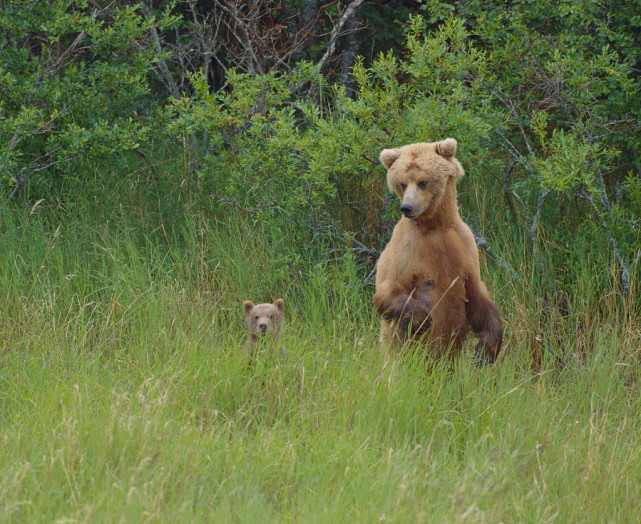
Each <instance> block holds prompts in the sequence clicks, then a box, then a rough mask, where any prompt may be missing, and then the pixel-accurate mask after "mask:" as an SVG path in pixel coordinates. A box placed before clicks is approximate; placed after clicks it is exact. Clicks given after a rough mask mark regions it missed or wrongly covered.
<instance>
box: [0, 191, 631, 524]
mask: <svg viewBox="0 0 641 524" xmlns="http://www.w3.org/2000/svg"><path fill="white" fill-rule="evenodd" d="M135 187H137V186H136V185H135V184H132V188H133V189H132V188H127V187H121V188H115V189H112V191H114V193H113V194H109V193H108V191H109V190H105V194H102V195H101V198H100V199H93V200H92V199H85V200H80V199H78V200H76V203H75V204H73V205H71V204H65V203H56V204H49V203H47V202H42V203H39V204H37V205H35V206H29V207H28V208H25V209H16V208H14V207H12V206H9V205H4V206H2V207H1V208H0V289H1V290H2V295H1V296H0V334H1V338H0V344H1V345H0V347H1V348H2V354H1V362H0V416H1V417H2V418H1V421H2V425H1V429H0V441H1V442H2V446H0V468H1V470H2V471H3V474H2V477H1V478H0V519H1V520H2V521H3V522H37V521H45V522H52V521H55V522H112V521H119V522H120V521H125V522H158V521H160V522H184V521H187V522H189V521H215V522H228V521H241V522H253V521H256V522H266V521H267V522H269V521H274V522H281V521H286V522H336V521H339V522H340V521H343V522H373V521H389V522H498V521H504V522H552V521H556V522H603V521H617V522H632V521H635V520H637V519H638V515H639V514H641V427H640V426H641V403H640V401H639V398H640V396H639V387H640V385H641V373H640V367H639V357H640V356H641V344H640V342H641V330H640V329H639V324H638V321H637V320H636V319H634V318H632V317H631V316H625V315H622V314H618V313H617V311H618V310H616V309H615V307H614V306H612V307H610V305H609V304H611V303H610V302H608V300H609V299H608V298H607V297H606V298H604V299H601V298H598V300H597V297H595V296H594V294H595V293H596V291H595V288H594V285H593V284H591V283H590V281H589V280H590V273H589V271H587V270H586V281H585V282H582V283H581V288H580V289H579V290H577V295H576V296H575V297H572V299H571V302H572V303H571V304H570V306H569V308H568V307H567V306H564V309H563V308H562V309H558V308H556V307H555V305H554V304H547V305H542V304H541V301H540V300H539V299H537V298H536V296H533V294H532V293H531V289H532V286H533V284H534V282H533V280H534V279H535V278H536V277H535V276H534V275H535V274H534V273H533V272H532V273H531V274H529V273H528V271H529V270H528V269H527V268H529V267H531V264H528V263H527V260H526V255H525V253H527V250H526V246H523V245H522V244H520V243H519V241H518V240H516V239H515V240H514V242H513V243H512V244H511V246H512V247H511V250H510V249H508V247H506V248H505V249H504V250H503V252H504V253H506V256H507V257H509V262H510V264H511V265H512V266H513V267H515V268H524V269H523V272H522V277H523V278H522V281H521V282H515V281H512V280H510V279H509V278H507V277H506V275H505V274H504V273H502V272H501V270H500V269H499V268H496V267H494V266H493V265H492V264H490V263H488V262H487V261H485V260H484V268H483V273H484V278H485V279H486V280H487V281H488V284H489V286H490V287H491V288H492V289H493V291H494V294H495V298H496V300H497V303H498V304H499V308H500V309H501V311H502V312H503V315H504V317H505V322H506V338H505V346H504V347H505V349H504V353H503V357H502V358H501V359H500V361H499V362H498V363H497V364H496V365H495V366H493V367H488V368H483V369H478V368H476V367H475V366H474V364H473V362H472V359H471V358H470V357H469V355H468V354H464V355H463V356H462V357H461V358H459V359H457V360H456V361H455V362H454V363H453V364H452V365H450V364H448V363H444V362H433V361H430V360H429V359H427V360H426V359H425V358H424V356H423V355H422V354H419V353H416V352H415V353H409V354H407V355H406V356H405V357H403V358H398V359H396V360H394V361H393V363H392V365H391V366H389V367H387V368H386V369H385V370H383V366H382V364H383V362H382V360H381V357H380V354H379V350H378V322H377V320H376V318H375V315H374V314H373V313H372V311H371V307H370V297H371V293H372V289H371V288H370V287H367V286H364V285H363V284H362V276H363V274H365V272H366V270H365V268H361V267H359V265H358V263H357V262H356V261H355V260H354V259H352V258H350V257H346V258H345V259H344V260H342V261H338V262H336V263H333V264H324V263H322V262H320V260H322V259H323V258H331V257H332V256H333V255H330V254H329V253H325V254H323V253H324V252H323V250H324V249H327V247H326V246H325V247H324V246H322V245H317V246H314V247H313V250H311V249H310V253H309V256H308V257H307V258H305V255H304V254H303V255H301V254H300V253H299V254H298V255H297V256H296V257H294V256H293V255H292V253H290V251H289V241H288V238H287V232H286V231H283V230H279V229H276V228H269V227H267V226H262V227H261V226H257V225H256V224H252V223H250V222H249V221H248V220H247V219H246V218H245V217H243V215H242V213H241V212H238V211H231V210H224V212H214V211H211V210H208V209H207V208H206V207H204V206H202V204H200V203H199V202H197V201H195V200H190V198H189V195H188V191H187V190H184V191H183V190H177V191H175V192H172V191H171V189H170V188H166V190H163V189H162V188H160V189H158V191H159V194H156V195H154V194H147V195H145V194H141V193H140V192H141V191H143V190H142V189H135ZM163 191H164V192H163ZM129 193H131V194H129ZM127 194H129V196H128V197H125V196H124V195H127ZM514 246H516V247H514ZM519 246H521V247H522V249H521V247H519ZM589 263H590V262H589V261H587V262H586V264H588V266H587V267H589ZM278 296H282V297H283V298H284V299H285V301H286V311H287V314H286V325H285V328H284V344H285V346H286V349H287V355H286V357H283V358H275V357H273V358H272V357H270V356H264V357H262V358H261V359H260V360H259V361H257V362H256V363H255V365H254V366H253V367H249V366H247V362H246V360H245V357H244V354H243V351H242V347H243V344H244V337H245V333H244V327H243V310H242V301H243V300H244V299H252V300H254V301H271V300H274V299H275V298H277V297H278ZM612 300H613V301H614V300H615V299H614V298H613V299H612ZM595 303H600V304H601V306H602V307H599V308H598V309H599V312H598V314H597V313H596V312H595V310H594V308H593V304H595Z"/></svg>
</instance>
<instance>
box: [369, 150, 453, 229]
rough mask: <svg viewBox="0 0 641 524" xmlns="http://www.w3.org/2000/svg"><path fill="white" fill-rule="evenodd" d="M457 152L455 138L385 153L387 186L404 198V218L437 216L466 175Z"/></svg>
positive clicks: (383, 158) (384, 162) (383, 154)
mask: <svg viewBox="0 0 641 524" xmlns="http://www.w3.org/2000/svg"><path fill="white" fill-rule="evenodd" d="M455 153H456V140H454V139H453V138H446V139H445V140H442V141H440V142H422V143H418V144H409V145H406V146H403V147H401V148H399V149H383V151H381V154H380V157H379V158H380V161H381V164H383V165H384V166H385V167H386V168H387V185H388V187H389V189H390V191H392V192H393V193H396V194H397V195H398V197H399V198H400V199H401V212H402V213H403V215H405V216H406V217H407V218H412V219H414V218H418V217H420V216H424V217H426V218H431V217H433V216H434V215H435V214H436V212H437V211H438V209H439V206H440V205H441V202H442V200H443V195H444V194H445V192H446V189H447V188H448V187H451V188H455V187H456V181H457V180H458V179H459V178H460V177H461V176H463V167H462V166H461V164H460V162H459V161H458V160H457V159H456V158H454V154H455ZM454 196H456V193H454Z"/></svg>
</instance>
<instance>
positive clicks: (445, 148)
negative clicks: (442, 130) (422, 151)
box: [434, 138, 456, 160]
mask: <svg viewBox="0 0 641 524" xmlns="http://www.w3.org/2000/svg"><path fill="white" fill-rule="evenodd" d="M434 151H436V154H437V155H441V156H442V157H443V158H447V159H448V160H450V159H451V158H452V157H453V156H454V154H455V153H456V140H455V139H453V138H446V139H445V140H441V141H440V142H436V144H434Z"/></svg>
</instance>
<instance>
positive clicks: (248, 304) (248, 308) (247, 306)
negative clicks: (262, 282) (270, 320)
mask: <svg viewBox="0 0 641 524" xmlns="http://www.w3.org/2000/svg"><path fill="white" fill-rule="evenodd" d="M243 305H244V306H245V313H246V314H247V315H249V312H250V311H251V310H252V309H254V303H253V302H252V301H251V300H245V303H244V304H243Z"/></svg>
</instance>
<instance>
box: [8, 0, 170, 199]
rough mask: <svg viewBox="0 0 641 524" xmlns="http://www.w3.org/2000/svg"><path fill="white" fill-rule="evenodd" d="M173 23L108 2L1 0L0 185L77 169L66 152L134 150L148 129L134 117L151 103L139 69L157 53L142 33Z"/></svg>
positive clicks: (74, 155)
mask: <svg viewBox="0 0 641 524" xmlns="http://www.w3.org/2000/svg"><path fill="white" fill-rule="evenodd" d="M173 21H174V19H173V18H172V17H171V16H170V14H169V11H166V12H165V13H164V14H160V15H159V16H158V17H157V18H154V17H153V16H150V17H148V18H145V17H144V16H143V14H142V13H141V11H140V9H139V8H138V6H137V5H119V4H118V3H115V2H112V3H109V4H108V5H106V7H100V6H98V4H96V3H95V2H88V1H87V0H80V1H74V2H72V1H70V0H53V1H50V2H32V3H30V5H26V4H25V2H22V1H19V0H10V1H8V2H5V3H4V4H3V9H2V10H1V11H0V144H2V151H1V153H0V185H1V186H0V187H2V186H3V187H5V188H8V189H9V190H11V191H12V192H13V193H15V192H17V191H18V190H20V189H22V188H23V187H24V185H25V184H26V183H27V182H32V183H37V184H38V185H43V187H48V186H49V184H50V178H51V177H53V176H56V175H64V176H69V175H73V176H79V173H78V171H77V170H76V169H74V164H73V162H72V160H74V159H78V158H82V159H83V160H85V161H86V160H94V161H97V160H105V159H106V158H110V157H111V158H113V155H114V154H118V155H120V154H122V153H123V152H125V151H130V150H134V149H137V148H138V147H139V146H140V144H141V142H143V141H145V140H146V139H147V137H148V135H149V131H150V129H149V123H146V122H144V121H143V120H142V119H141V118H140V116H142V114H143V113H144V112H145V111H146V110H147V109H149V108H150V106H151V105H153V99H152V97H151V96H150V85H149V82H148V80H147V75H148V73H149V72H150V71H151V69H152V68H153V67H154V63H155V62H156V61H157V60H158V59H159V55H158V54H157V51H156V49H155V48H154V46H153V45H152V43H151V39H150V35H151V33H152V31H155V28H156V27H159V28H162V27H166V26H167V25H169V24H171V23H172V22H173ZM40 194H42V193H40Z"/></svg>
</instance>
